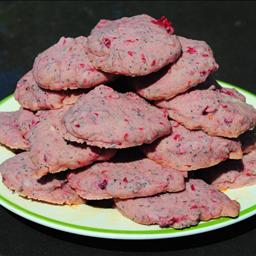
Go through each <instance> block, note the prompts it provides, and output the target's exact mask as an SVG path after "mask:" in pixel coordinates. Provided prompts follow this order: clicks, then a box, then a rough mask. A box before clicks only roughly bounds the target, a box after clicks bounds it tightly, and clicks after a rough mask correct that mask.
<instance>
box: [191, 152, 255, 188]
mask: <svg viewBox="0 0 256 256" xmlns="http://www.w3.org/2000/svg"><path fill="white" fill-rule="evenodd" d="M196 175H197V177H199V178H201V179H203V180H205V181H206V182H208V183H209V184H212V185H213V186H214V187H216V188H217V189H219V190H226V189H230V188H240V187H244V186H251V185H254V184H256V150H253V151H251V152H250V153H249V154H246V155H244V157H243V159H242V160H240V161H226V162H224V163H221V164H219V165H218V166H216V167H211V168H208V169H205V170H204V171H202V172H200V173H196Z"/></svg>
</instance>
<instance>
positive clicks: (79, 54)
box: [33, 36, 113, 91]
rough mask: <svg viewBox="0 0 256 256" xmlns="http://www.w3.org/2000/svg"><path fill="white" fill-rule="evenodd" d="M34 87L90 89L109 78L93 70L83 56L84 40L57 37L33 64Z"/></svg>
mask: <svg viewBox="0 0 256 256" xmlns="http://www.w3.org/2000/svg"><path fill="white" fill-rule="evenodd" d="M33 75H34V78H35V80H36V82H37V83H38V85H39V86H40V87H42V88H44V89H49V90H56V91H57V90H66V89H77V88H83V89H86V88H91V87H95V86H97V85H99V84H101V83H105V82H108V81H110V80H111V79H112V78H113V76H112V75H110V74H105V73H103V72H101V71H98V70H96V69H95V67H94V66H93V65H92V63H91V62H90V60H89V59H88V54H87V38H86V37H83V36H80V37H77V38H69V37H68V38H65V37H61V38H60V40H59V41H58V43H56V44H55V45H53V46H51V47H50V48H48V49H47V50H45V51H44V52H42V53H41V54H39V55H38V56H37V57H36V59H35V62H34V65H33Z"/></svg>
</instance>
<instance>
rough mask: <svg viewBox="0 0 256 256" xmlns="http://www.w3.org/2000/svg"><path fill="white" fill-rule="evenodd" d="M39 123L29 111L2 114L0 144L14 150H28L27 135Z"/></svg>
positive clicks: (0, 117)
mask: <svg viewBox="0 0 256 256" xmlns="http://www.w3.org/2000/svg"><path fill="white" fill-rule="evenodd" d="M37 122H38V118H37V117H36V116H35V115H34V114H33V113H32V112H30V111H28V110H24V109H20V110H18V111H14V112H0V143H1V144H3V145H5V146H7V147H9V148H12V149H24V150H27V149H28V148H29V141H28V140H27V139H26V138H25V137H26V134H27V133H28V132H29V131H30V129H31V128H32V127H33V126H34V125H35V124H36V123H37Z"/></svg>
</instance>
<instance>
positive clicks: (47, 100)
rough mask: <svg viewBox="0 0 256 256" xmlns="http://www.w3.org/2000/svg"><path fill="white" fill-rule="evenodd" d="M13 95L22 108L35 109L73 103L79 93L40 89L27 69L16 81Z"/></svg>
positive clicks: (52, 107) (59, 106)
mask: <svg viewBox="0 0 256 256" xmlns="http://www.w3.org/2000/svg"><path fill="white" fill-rule="evenodd" d="M14 96H15V99H16V100H17V101H18V102H19V103H20V105H21V106H22V107H23V108H25V109H29V110H31V111H37V110H42V109H58V108H61V107H63V106H65V105H70V104H73V103H74V102H75V101H76V100H77V99H78V98H79V97H80V94H79V93H73V92H54V91H49V90H45V89H42V88H40V87H39V86H38V84H37V83H36V81H35V80H34V77H33V74H32V71H29V72H28V73H27V74H25V75H24V76H23V77H22V78H21V79H20V80H19V82H18V83H17V86H16V89H15V93H14Z"/></svg>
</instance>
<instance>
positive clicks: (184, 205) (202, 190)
mask: <svg viewBox="0 0 256 256" xmlns="http://www.w3.org/2000/svg"><path fill="white" fill-rule="evenodd" d="M116 206H117V208H118V210H119V211H120V212H121V213H122V214H123V215H124V216H126V217H128V218H130V219H132V220H133V221H135V222H138V223H141V224H145V225H152V224H158V225H160V226H161V227H166V226H171V227H173V228H176V229H182V228H185V227H190V226H193V225H196V224H197V223H198V222H199V221H200V220H210V219H214V218H219V217H221V216H229V217H236V216H237V215H238V214H239V208H240V207H239V204H238V203H237V202H236V201H232V200H231V199H229V198H228V197H227V196H226V195H225V194H224V193H221V192H220V191H218V190H217V189H215V188H214V187H212V186H209V185H207V184H206V183H205V182H203V181H201V180H196V179H194V180H190V181H189V182H188V183H186V190H185V191H182V192H178V193H166V194H161V195H158V196H152V197H145V198H136V199H128V200H118V201H116Z"/></svg>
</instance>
